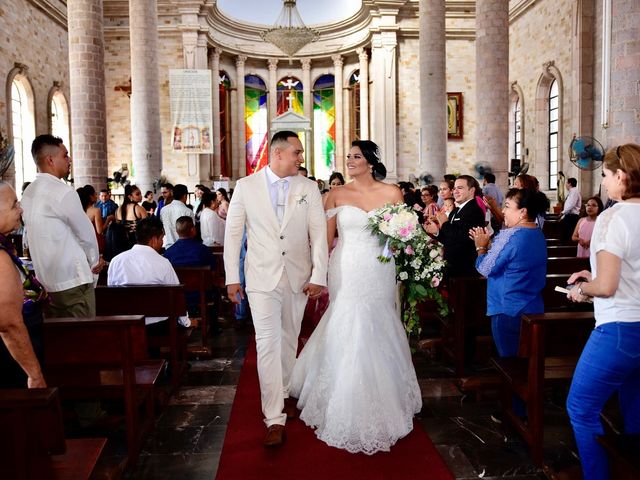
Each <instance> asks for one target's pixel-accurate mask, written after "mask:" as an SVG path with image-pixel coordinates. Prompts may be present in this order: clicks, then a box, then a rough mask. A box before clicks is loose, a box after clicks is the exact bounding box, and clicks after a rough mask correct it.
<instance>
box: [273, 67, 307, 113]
mask: <svg viewBox="0 0 640 480" xmlns="http://www.w3.org/2000/svg"><path fill="white" fill-rule="evenodd" d="M277 88H278V100H277V102H278V103H277V105H278V109H277V115H282V114H283V113H285V112H288V111H289V102H291V110H293V111H294V112H295V113H297V114H298V115H304V106H303V93H302V82H301V81H300V80H298V79H297V78H295V77H291V76H289V77H286V78H283V79H282V80H280V81H279V82H278V86H277Z"/></svg>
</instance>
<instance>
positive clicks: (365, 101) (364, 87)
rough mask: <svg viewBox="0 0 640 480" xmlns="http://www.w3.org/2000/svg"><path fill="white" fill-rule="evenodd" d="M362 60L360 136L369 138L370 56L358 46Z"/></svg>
mask: <svg viewBox="0 0 640 480" xmlns="http://www.w3.org/2000/svg"><path fill="white" fill-rule="evenodd" d="M356 52H357V53H358V59H359V60H360V138H361V139H363V140H367V139H368V138H369V56H368V55H367V51H366V50H365V49H364V48H362V47H361V48H358V49H357V50H356Z"/></svg>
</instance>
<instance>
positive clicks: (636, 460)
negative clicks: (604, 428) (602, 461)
mask: <svg viewBox="0 0 640 480" xmlns="http://www.w3.org/2000/svg"><path fill="white" fill-rule="evenodd" d="M598 443H600V445H602V446H603V447H604V449H605V450H606V451H607V455H608V456H609V473H610V475H611V478H613V479H616V480H637V479H638V478H640V456H639V455H638V452H640V434H635V435H630V434H619V435H602V436H599V437H598Z"/></svg>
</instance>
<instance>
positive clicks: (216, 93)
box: [209, 47, 222, 177]
mask: <svg viewBox="0 0 640 480" xmlns="http://www.w3.org/2000/svg"><path fill="white" fill-rule="evenodd" d="M221 52H222V51H221V50H220V49H219V48H217V47H216V48H214V49H213V50H212V51H211V55H210V57H209V60H210V67H209V68H211V99H212V102H211V103H212V110H213V135H212V140H213V161H212V165H211V173H212V174H213V176H214V177H218V176H220V172H221V169H222V157H221V151H220V149H221V143H220V142H221V140H220V53H221Z"/></svg>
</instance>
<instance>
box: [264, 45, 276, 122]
mask: <svg viewBox="0 0 640 480" xmlns="http://www.w3.org/2000/svg"><path fill="white" fill-rule="evenodd" d="M267 65H268V67H269V87H268V88H269V102H268V104H269V129H271V122H273V121H274V120H275V118H276V117H277V116H278V59H277V58H270V59H269V60H267Z"/></svg>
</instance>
